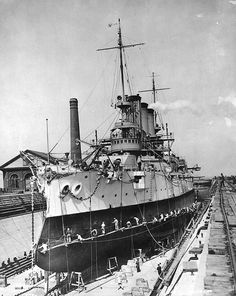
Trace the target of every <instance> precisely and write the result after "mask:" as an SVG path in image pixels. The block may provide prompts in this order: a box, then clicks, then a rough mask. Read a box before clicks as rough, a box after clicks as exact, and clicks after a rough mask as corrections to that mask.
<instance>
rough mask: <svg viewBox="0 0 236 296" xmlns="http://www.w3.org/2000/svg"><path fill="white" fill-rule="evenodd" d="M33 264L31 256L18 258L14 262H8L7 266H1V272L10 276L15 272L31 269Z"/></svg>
mask: <svg viewBox="0 0 236 296" xmlns="http://www.w3.org/2000/svg"><path fill="white" fill-rule="evenodd" d="M31 265H32V258H31V256H30V255H29V256H27V257H23V258H21V259H17V260H16V261H14V262H10V263H9V264H6V266H5V267H1V268H0V274H1V275H4V276H6V278H9V277H11V276H13V275H15V274H19V273H22V272H23V271H25V270H27V269H29V268H30V267H31Z"/></svg>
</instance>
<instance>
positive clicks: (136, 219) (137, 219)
mask: <svg viewBox="0 0 236 296" xmlns="http://www.w3.org/2000/svg"><path fill="white" fill-rule="evenodd" d="M134 220H135V222H136V225H138V224H139V218H138V217H134Z"/></svg>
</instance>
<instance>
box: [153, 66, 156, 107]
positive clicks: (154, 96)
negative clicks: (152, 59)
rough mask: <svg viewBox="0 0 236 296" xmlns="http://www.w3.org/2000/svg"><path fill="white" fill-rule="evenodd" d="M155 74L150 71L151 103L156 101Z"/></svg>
mask: <svg viewBox="0 0 236 296" xmlns="http://www.w3.org/2000/svg"><path fill="white" fill-rule="evenodd" d="M154 77H155V74H154V72H152V92H153V103H156V87H155V78H154Z"/></svg>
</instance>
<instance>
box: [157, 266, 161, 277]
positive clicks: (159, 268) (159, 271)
mask: <svg viewBox="0 0 236 296" xmlns="http://www.w3.org/2000/svg"><path fill="white" fill-rule="evenodd" d="M157 271H158V275H159V277H160V276H161V263H158V266H157Z"/></svg>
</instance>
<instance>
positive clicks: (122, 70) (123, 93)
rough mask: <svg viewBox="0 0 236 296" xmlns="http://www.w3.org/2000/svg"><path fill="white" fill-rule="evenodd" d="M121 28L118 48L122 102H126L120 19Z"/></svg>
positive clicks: (119, 29)
mask: <svg viewBox="0 0 236 296" xmlns="http://www.w3.org/2000/svg"><path fill="white" fill-rule="evenodd" d="M118 23H119V28H118V46H119V51H120V75H121V87H122V100H123V101H124V100H125V85H124V69H123V56H122V48H123V44H122V36H121V27H120V19H119V20H118Z"/></svg>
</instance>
